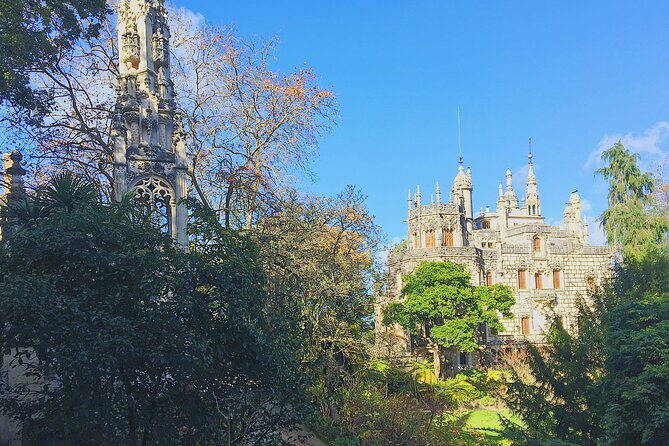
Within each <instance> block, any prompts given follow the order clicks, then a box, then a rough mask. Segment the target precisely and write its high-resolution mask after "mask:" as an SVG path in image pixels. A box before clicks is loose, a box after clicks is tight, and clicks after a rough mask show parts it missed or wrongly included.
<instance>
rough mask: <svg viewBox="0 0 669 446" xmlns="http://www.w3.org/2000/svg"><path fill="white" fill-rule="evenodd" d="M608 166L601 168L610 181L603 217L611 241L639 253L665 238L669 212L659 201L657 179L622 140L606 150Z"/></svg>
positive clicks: (600, 173)
mask: <svg viewBox="0 0 669 446" xmlns="http://www.w3.org/2000/svg"><path fill="white" fill-rule="evenodd" d="M602 159H603V160H604V161H605V162H606V163H607V165H606V166H604V167H602V168H600V169H598V170H597V172H596V173H597V174H599V175H602V176H603V177H604V178H606V179H607V180H608V181H609V195H608V204H609V206H608V208H607V209H606V210H605V211H604V212H603V213H602V215H601V220H602V224H603V225H604V230H605V231H606V237H607V240H608V242H609V243H610V244H616V245H620V246H621V247H622V248H623V254H625V255H626V256H630V255H639V254H640V253H641V252H643V251H645V250H646V249H648V248H649V247H652V246H654V245H656V244H657V243H658V242H660V241H662V240H663V239H664V237H665V235H666V233H667V230H669V227H668V225H667V216H666V215H665V214H664V212H663V211H662V210H661V208H660V207H658V206H657V205H656V204H657V203H655V198H654V196H653V195H652V192H653V190H654V188H655V181H654V179H653V177H652V175H651V174H650V173H642V172H641V170H640V169H639V167H638V166H637V160H638V155H636V154H630V153H629V151H628V150H627V149H625V147H624V146H623V145H622V143H621V142H620V141H618V142H617V143H616V144H615V145H614V146H613V147H611V148H610V149H608V150H606V151H605V152H604V153H603V154H602Z"/></svg>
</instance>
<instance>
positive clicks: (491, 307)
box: [383, 261, 515, 377]
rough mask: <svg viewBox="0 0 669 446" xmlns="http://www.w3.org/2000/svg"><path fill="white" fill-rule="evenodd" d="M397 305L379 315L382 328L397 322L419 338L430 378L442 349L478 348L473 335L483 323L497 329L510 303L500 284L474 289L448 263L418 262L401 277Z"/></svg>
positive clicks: (461, 269)
mask: <svg viewBox="0 0 669 446" xmlns="http://www.w3.org/2000/svg"><path fill="white" fill-rule="evenodd" d="M404 283H405V285H404V287H403V288H402V293H401V295H402V297H403V298H404V301H403V302H402V303H394V304H390V305H389V306H388V308H386V311H385V313H384V316H383V323H384V324H386V325H390V324H394V323H398V324H399V325H401V326H402V327H403V328H405V329H408V330H410V331H411V332H412V333H414V334H417V333H418V328H419V326H421V325H422V326H423V327H425V336H426V337H427V338H428V339H429V341H430V343H431V344H432V348H433V355H434V368H435V370H434V372H435V376H437V377H441V376H442V367H441V358H442V349H443V348H458V349H460V350H461V351H464V352H471V351H474V350H475V349H476V348H478V341H477V333H478V331H479V329H480V328H481V326H482V325H483V324H486V325H487V326H488V327H489V328H490V329H492V330H501V329H503V326H502V324H501V322H500V320H499V316H500V314H502V315H503V316H505V317H512V314H511V312H510V309H511V306H512V305H513V304H514V302H515V299H514V297H513V294H512V293H511V290H510V289H509V288H508V287H506V286H504V285H501V284H495V285H493V286H491V287H480V286H478V287H477V286H474V285H472V284H471V276H470V275H469V273H468V272H467V271H466V269H465V266H464V265H460V264H456V263H453V262H450V261H448V262H424V263H422V264H421V265H419V266H418V268H416V270H415V271H414V272H413V273H412V274H409V275H407V276H405V278H404Z"/></svg>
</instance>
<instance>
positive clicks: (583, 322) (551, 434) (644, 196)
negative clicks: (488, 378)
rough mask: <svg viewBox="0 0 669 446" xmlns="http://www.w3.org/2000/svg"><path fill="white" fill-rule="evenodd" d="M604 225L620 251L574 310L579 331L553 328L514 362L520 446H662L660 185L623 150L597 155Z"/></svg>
mask: <svg viewBox="0 0 669 446" xmlns="http://www.w3.org/2000/svg"><path fill="white" fill-rule="evenodd" d="M603 160H605V161H606V162H607V165H606V166H605V167H603V168H602V169H600V170H599V171H598V173H600V174H602V175H603V176H604V177H605V178H606V179H607V180H609V191H610V192H609V207H608V208H607V209H606V210H605V212H604V214H603V215H602V221H603V223H604V228H605V230H606V233H607V236H608V239H609V241H610V242H611V243H612V244H613V245H614V246H615V247H616V248H617V249H618V252H619V254H620V255H621V257H619V258H618V259H617V262H616V266H615V277H614V279H613V280H612V281H611V283H608V284H605V285H604V286H603V287H602V288H601V289H599V290H596V292H595V293H594V295H593V296H590V300H591V301H592V302H591V304H590V305H585V303H583V304H582V305H581V311H580V317H579V324H578V332H577V333H576V334H569V333H567V332H566V331H564V330H563V329H562V328H561V327H560V326H559V324H557V323H555V324H554V325H553V327H552V329H551V332H550V334H549V336H548V345H547V346H546V347H545V348H537V347H528V348H527V351H528V359H527V361H525V362H524V363H520V364H519V363H516V364H515V365H516V367H515V369H514V381H513V383H512V384H511V385H510V387H509V392H508V394H507V403H508V404H509V406H510V407H511V408H512V409H513V410H514V411H516V412H517V413H518V414H519V415H520V416H521V418H522V420H523V421H525V425H526V427H524V428H518V426H516V428H513V427H511V429H510V431H512V432H511V436H512V437H514V438H516V439H517V440H516V441H517V443H518V444H530V445H536V444H541V445H555V444H560V445H565V444H570V445H611V446H613V445H616V446H618V445H619V446H623V445H631V444H639V445H660V444H667V443H668V442H669V416H668V414H669V374H668V373H667V372H668V371H669V332H668V331H667V330H666V328H667V325H668V324H669V249H668V247H667V238H666V237H667V223H668V221H667V215H666V213H664V210H666V203H662V202H661V198H660V199H658V195H655V194H653V192H654V190H655V189H656V188H661V187H662V185H660V184H658V181H659V180H658V179H654V178H653V177H652V176H651V175H650V174H647V173H643V172H641V170H640V169H639V168H638V166H637V164H636V161H637V157H636V156H634V155H631V154H630V153H629V152H628V151H627V150H626V149H625V148H624V147H623V146H622V144H620V143H617V144H616V145H614V146H613V147H612V148H611V149H609V150H607V151H606V152H604V155H603Z"/></svg>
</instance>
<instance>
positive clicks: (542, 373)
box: [505, 300, 604, 446]
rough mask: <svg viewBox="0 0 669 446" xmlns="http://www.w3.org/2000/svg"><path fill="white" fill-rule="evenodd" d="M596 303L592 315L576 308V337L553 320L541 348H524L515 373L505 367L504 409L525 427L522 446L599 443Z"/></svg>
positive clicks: (599, 335) (599, 326) (588, 445)
mask: <svg viewBox="0 0 669 446" xmlns="http://www.w3.org/2000/svg"><path fill="white" fill-rule="evenodd" d="M596 302H597V303H598V305H596V306H595V308H594V309H591V308H589V307H588V306H586V305H585V303H584V302H580V304H579V318H578V333H577V334H569V333H568V332H567V331H566V330H565V329H564V328H563V327H562V326H561V325H560V324H559V321H558V320H555V321H554V322H553V324H552V325H551V327H550V330H549V332H548V334H547V336H546V344H545V345H543V346H534V345H527V346H525V347H524V349H525V352H526V353H527V357H526V360H525V361H523V362H522V363H520V364H519V365H520V367H517V366H516V367H514V364H512V363H507V365H508V366H510V368H511V372H512V374H513V380H512V381H511V383H509V386H508V390H507V392H506V395H505V403H506V404H507V405H508V406H509V408H511V410H513V411H514V412H515V413H516V414H518V415H519V416H520V418H521V419H522V420H523V422H524V424H525V428H524V429H522V431H523V432H524V434H523V435H521V437H523V438H524V443H523V444H527V445H532V444H542V445H544V446H549V445H550V444H552V443H550V441H553V440H559V441H562V442H565V444H577V445H582V446H594V445H596V444H597V441H598V440H599V438H600V437H601V433H602V428H601V406H600V404H601V378H602V376H603V373H604V354H603V353H604V352H603V327H602V324H601V314H602V309H603V307H602V301H601V300H596ZM526 367H528V368H529V376H527V375H528V373H527V369H526ZM547 439H551V440H550V441H547V442H543V441H546V440H547Z"/></svg>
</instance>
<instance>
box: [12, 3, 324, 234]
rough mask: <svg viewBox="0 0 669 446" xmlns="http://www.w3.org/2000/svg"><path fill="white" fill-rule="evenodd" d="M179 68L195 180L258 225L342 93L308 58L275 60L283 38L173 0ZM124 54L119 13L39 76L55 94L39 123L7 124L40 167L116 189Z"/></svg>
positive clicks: (228, 211)
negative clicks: (278, 66)
mask: <svg viewBox="0 0 669 446" xmlns="http://www.w3.org/2000/svg"><path fill="white" fill-rule="evenodd" d="M170 25H171V33H172V41H171V46H172V49H173V54H172V57H173V59H174V60H173V63H172V64H171V68H172V69H171V71H172V76H173V79H174V82H175V88H176V92H177V96H178V107H179V112H180V113H181V115H182V117H183V119H184V124H185V130H186V133H187V141H186V143H187V152H188V153H189V154H190V163H191V165H192V169H191V170H189V174H190V177H191V178H190V180H191V184H192V186H193V188H194V190H195V193H196V194H197V196H198V198H199V199H200V201H201V202H202V203H204V204H205V205H207V206H208V207H210V208H211V209H213V210H215V211H216V212H217V213H219V214H220V217H221V219H222V220H223V221H224V222H225V226H226V227H228V228H240V227H244V228H246V229H248V228H250V226H251V225H252V224H253V222H254V219H255V218H257V217H258V214H259V212H261V211H262V209H263V208H268V207H269V208H271V207H272V206H276V202H277V200H278V199H279V197H280V196H281V194H280V193H278V192H277V191H285V190H286V189H287V188H289V186H290V185H291V183H292V181H293V180H294V175H295V174H297V173H299V172H301V171H302V172H303V171H305V170H307V169H306V167H307V163H308V161H309V160H310V158H311V157H312V156H313V155H314V153H315V149H316V147H317V144H318V140H319V138H320V136H321V135H323V134H324V133H326V132H327V131H328V130H329V129H330V128H331V126H332V125H334V122H335V119H336V115H337V107H336V100H335V96H334V93H333V92H332V91H330V90H329V89H326V88H323V87H321V86H319V85H318V82H317V76H316V75H315V73H314V72H313V71H312V70H311V69H310V68H309V67H308V66H304V67H302V68H300V69H296V70H294V71H293V72H290V73H281V72H279V71H276V70H273V69H272V68H271V59H272V56H273V52H274V49H275V42H273V41H269V42H261V43H257V42H253V41H250V40H243V39H240V38H238V37H236V36H235V35H234V33H233V32H232V31H230V30H228V29H226V28H220V27H212V26H209V25H207V24H205V23H195V22H193V20H192V18H189V16H188V15H187V14H184V13H183V11H181V10H179V9H171V10H170ZM117 59H118V57H117V47H116V35H115V31H114V21H113V16H111V15H110V16H109V17H106V18H105V20H104V21H102V22H101V23H100V33H99V34H98V35H93V36H88V35H86V36H85V37H84V38H82V39H80V40H78V41H77V42H76V45H74V46H73V49H72V51H70V52H68V53H64V54H62V55H61V56H60V57H59V58H58V59H56V60H54V61H53V62H52V64H51V65H52V66H51V69H50V70H48V71H43V72H40V73H37V75H36V76H34V83H35V85H36V86H37V87H38V88H40V89H43V90H48V91H50V92H52V95H53V97H54V103H53V104H52V107H51V109H50V111H49V113H48V115H47V116H46V119H45V120H44V121H42V122H39V123H36V125H34V126H31V127H29V128H27V129H26V128H25V126H24V123H23V122H22V121H21V120H19V119H14V116H13V115H12V114H11V113H9V114H7V115H6V116H5V117H4V118H5V126H7V127H8V129H7V130H8V131H9V132H10V133H11V134H12V135H13V136H15V137H16V138H15V139H16V140H18V141H20V142H21V144H22V145H24V146H25V147H26V148H29V149H30V151H31V152H32V154H33V156H34V158H35V159H36V160H37V161H38V163H37V164H38V171H37V177H38V179H41V180H42V181H44V180H45V179H46V178H48V177H49V176H50V174H51V173H53V171H54V170H55V171H59V170H63V169H68V170H72V171H75V172H77V173H78V174H79V175H80V176H84V177H86V178H88V180H90V181H93V182H95V183H97V184H98V185H99V187H100V188H101V190H102V191H103V192H104V193H105V195H107V196H109V197H111V196H113V193H112V191H111V188H112V185H113V181H112V165H113V163H112V143H111V139H110V135H111V133H112V132H111V124H112V118H113V116H112V115H113V111H114V105H115V86H116V80H117V77H118V76H117V75H118V68H117V63H118V60H117Z"/></svg>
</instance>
